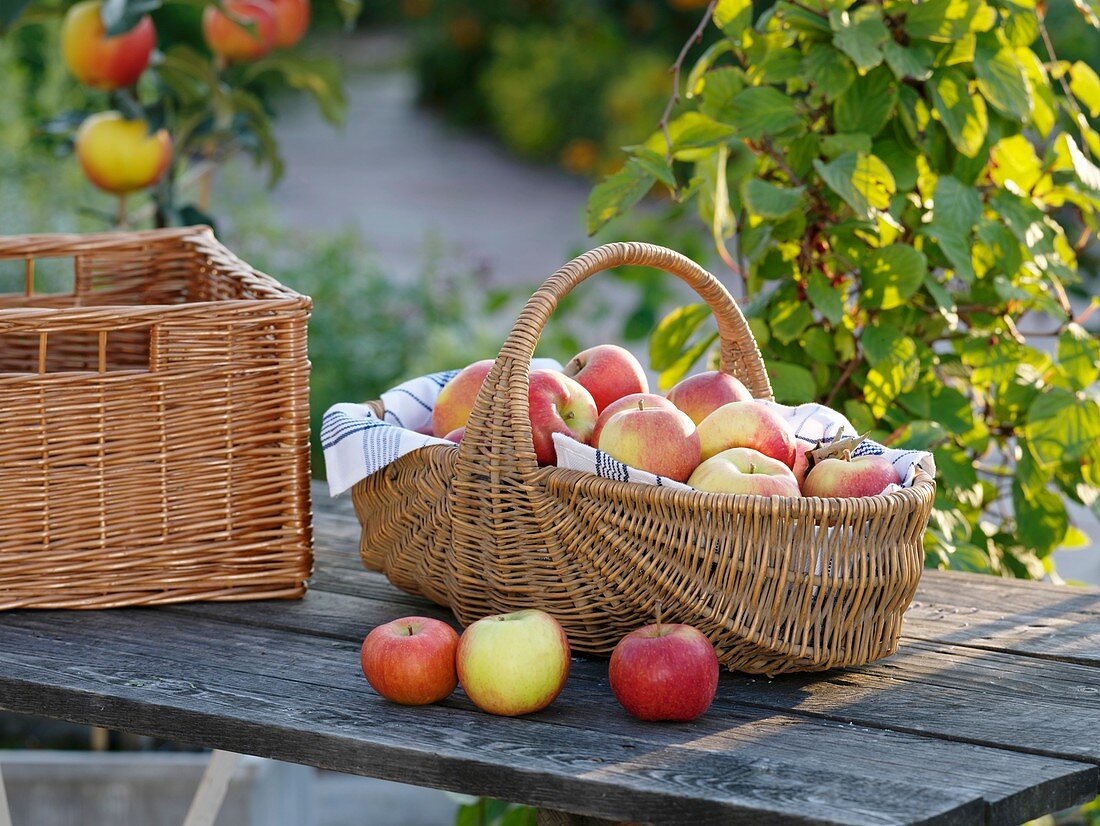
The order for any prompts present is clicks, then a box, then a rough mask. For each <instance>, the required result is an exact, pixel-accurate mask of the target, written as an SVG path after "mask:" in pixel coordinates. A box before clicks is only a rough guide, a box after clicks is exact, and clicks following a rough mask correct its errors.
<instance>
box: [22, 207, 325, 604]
mask: <svg viewBox="0 0 1100 826" xmlns="http://www.w3.org/2000/svg"><path fill="white" fill-rule="evenodd" d="M43 259H62V260H61V261H60V262H58V261H49V262H48V264H49V265H50V266H51V267H52V268H57V267H58V266H59V265H60V266H63V267H64V269H65V272H71V274H72V282H71V283H72V288H71V290H70V289H67V287H66V290H65V291H64V292H53V293H48V294H43V293H42V292H41V290H40V289H39V288H38V287H37V284H36V282H38V281H39V280H41V278H40V275H41V273H40V272H36V267H37V268H38V269H39V270H41V264H43V263H47V262H43ZM70 261H71V269H70V267H69V262H70ZM0 277H2V278H3V279H4V280H3V281H2V282H0V283H2V285H3V289H5V290H10V289H13V288H14V289H17V288H18V287H22V289H21V290H18V291H16V292H5V293H3V294H0V609H6V608H105V607H112V606H121V605H141V604H156V603H169V602H184V601H192V600H245V599H264V598H273V597H296V596H301V595H302V594H303V593H304V591H305V579H306V578H307V577H308V576H309V574H310V570H311V566H312V554H311V528H310V501H309V397H308V385H309V361H308V357H307V354H306V325H307V322H308V319H309V313H310V300H309V298H308V297H305V296H301V295H298V294H297V293H295V292H293V291H292V290H289V289H287V288H285V287H283V286H282V285H280V284H279V283H278V282H276V281H275V280H274V279H272V278H270V277H269V276H267V275H264V274H263V273H260V272H257V271H256V270H254V269H252V268H251V267H249V266H248V265H247V264H245V263H244V262H242V261H241V260H240V259H239V258H237V257H236V256H234V255H233V254H232V253H231V252H229V251H228V250H227V249H226V248H225V247H223V246H222V245H221V244H220V243H218V241H217V240H216V239H215V238H214V235H213V233H212V232H211V230H210V229H209V228H207V227H189V228H183V229H171V230H156V231H151V232H126V233H105V234H99V235H37V236H35V235H30V236H18V237H8V238H0Z"/></svg>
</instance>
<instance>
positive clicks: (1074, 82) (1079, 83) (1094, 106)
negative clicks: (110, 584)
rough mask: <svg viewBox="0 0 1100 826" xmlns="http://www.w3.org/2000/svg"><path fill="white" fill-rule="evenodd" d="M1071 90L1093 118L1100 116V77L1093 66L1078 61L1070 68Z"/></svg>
mask: <svg viewBox="0 0 1100 826" xmlns="http://www.w3.org/2000/svg"><path fill="white" fill-rule="evenodd" d="M1069 89H1070V91H1071V92H1073V96H1074V97H1075V98H1077V99H1078V100H1079V101H1081V104H1082V105H1083V106H1084V107H1085V108H1086V109H1088V110H1089V114H1090V115H1091V116H1092V117H1094V118H1095V117H1096V116H1097V115H1100V77H1098V76H1097V75H1096V72H1095V71H1093V69H1092V67H1091V66H1089V65H1088V64H1087V63H1084V62H1082V61H1080V60H1078V61H1077V62H1076V63H1074V64H1073V65H1072V66H1070V67H1069Z"/></svg>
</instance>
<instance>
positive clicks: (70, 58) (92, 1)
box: [61, 0, 157, 92]
mask: <svg viewBox="0 0 1100 826" xmlns="http://www.w3.org/2000/svg"><path fill="white" fill-rule="evenodd" d="M102 8H103V4H102V3H101V2H99V0H84V2H82V3H77V4H76V5H75V6H73V7H72V8H70V9H69V10H68V11H67V12H66V13H65V20H64V22H63V23H62V24H61V56H62V58H63V59H64V61H65V65H66V66H68V67H69V71H70V72H72V73H73V76H74V77H75V78H76V79H77V80H79V81H80V82H81V83H83V84H84V85H85V86H91V87H92V88H93V89H103V90H104V91H108V92H109V91H113V90H114V89H121V88H123V87H125V86H133V85H134V84H135V83H137V79H138V78H139V77H140V76H141V73H142V72H144V71H145V67H146V66H148V65H149V56H150V55H151V54H152V53H153V49H154V47H155V46H156V45H157V30H156V28H155V27H154V26H153V19H152V18H151V17H149V15H147V14H146V15H143V16H142V18H141V19H140V20H139V21H138V22H137V24H136V25H135V26H134V27H133V28H132V29H130V30H129V31H128V32H123V33H122V34H119V35H115V36H114V37H108V36H107V29H106V27H105V26H104V25H103V20H102V18H101V17H100V11H101V10H102Z"/></svg>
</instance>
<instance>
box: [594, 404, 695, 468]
mask: <svg viewBox="0 0 1100 826" xmlns="http://www.w3.org/2000/svg"><path fill="white" fill-rule="evenodd" d="M598 447H599V449H600V450H602V451H603V452H604V453H606V454H607V455H609V456H611V457H613V458H615V459H618V460H619V461H620V462H623V463H625V464H628V465H630V466H631V467H635V468H638V469H639V470H647V471H649V472H650V473H655V474H657V475H658V476H665V477H667V478H669V479H674V480H675V481H677V482H686V481H687V478H688V477H689V476H691V472H692V471H693V470H695V466H696V465H698V464H699V434H698V433H696V432H695V422H693V421H692V420H691V419H689V418H688V416H687V414H686V413H682V412H680V411H679V410H677V409H676V408H671V409H670V408H662V407H641V408H637V407H632V408H630V409H628V410H621V411H619V412H618V413H616V414H615V415H614V416H612V417H611V418H610V419H609V420H608V421H607V422H606V423H605V424H604V426H603V430H602V432H601V433H600V443H599V445H598Z"/></svg>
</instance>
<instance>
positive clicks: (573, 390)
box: [527, 370, 596, 465]
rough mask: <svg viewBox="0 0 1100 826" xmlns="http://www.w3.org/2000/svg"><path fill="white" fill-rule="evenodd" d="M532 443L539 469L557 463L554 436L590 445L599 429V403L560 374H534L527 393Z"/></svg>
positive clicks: (546, 372) (539, 372)
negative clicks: (597, 412)
mask: <svg viewBox="0 0 1100 826" xmlns="http://www.w3.org/2000/svg"><path fill="white" fill-rule="evenodd" d="M527 406H528V415H529V417H530V419H531V441H532V442H534V445H535V456H536V458H537V459H538V462H539V464H540V465H552V464H554V462H555V461H556V460H557V455H558V454H557V451H556V450H555V449H554V436H553V434H555V433H564V434H565V435H567V436H572V437H573V438H574V439H576V440H577V441H578V442H584V443H585V444H587V443H588V442H589V441H591V439H592V429H593V428H594V427H595V426H596V402H594V401H593V400H592V396H591V395H589V393H588V391H587V390H585V389H584V388H583V387H582V386H581V385H580V384H578V383H577V382H575V381H573V379H571V378H569V377H568V376H566V375H564V374H562V373H559V372H558V371H557V370H532V371H531V376H530V386H529V388H528V390H527Z"/></svg>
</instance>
